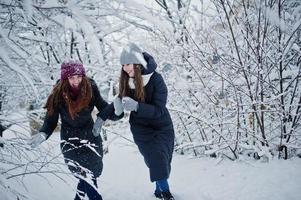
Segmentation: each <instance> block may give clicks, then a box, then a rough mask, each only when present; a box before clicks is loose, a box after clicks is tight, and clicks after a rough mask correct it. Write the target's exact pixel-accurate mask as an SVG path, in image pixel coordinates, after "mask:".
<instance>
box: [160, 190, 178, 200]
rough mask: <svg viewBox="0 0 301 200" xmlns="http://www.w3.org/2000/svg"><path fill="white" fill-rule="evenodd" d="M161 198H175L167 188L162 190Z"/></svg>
mask: <svg viewBox="0 0 301 200" xmlns="http://www.w3.org/2000/svg"><path fill="white" fill-rule="evenodd" d="M162 199H163V200H175V198H174V197H173V196H172V194H171V193H170V191H169V190H167V191H166V192H162Z"/></svg>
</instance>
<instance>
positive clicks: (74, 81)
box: [68, 75, 83, 88]
mask: <svg viewBox="0 0 301 200" xmlns="http://www.w3.org/2000/svg"><path fill="white" fill-rule="evenodd" d="M82 80H83V77H82V76H81V75H73V76H69V77H68V82H69V84H70V86H71V87H73V88H78V86H79V84H80V83H81V82H82Z"/></svg>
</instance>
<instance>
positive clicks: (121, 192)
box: [0, 133, 301, 200]
mask: <svg viewBox="0 0 301 200" xmlns="http://www.w3.org/2000/svg"><path fill="white" fill-rule="evenodd" d="M114 137H116V136H114V135H111V136H110V137H109V138H110V139H112V138H114ZM126 137H128V138H131V135H130V134H127V135H126ZM58 141H59V134H58V133H54V134H53V135H52V136H51V138H50V139H49V140H48V141H47V142H44V143H43V144H42V145H41V147H40V148H45V149H47V148H49V149H51V151H50V153H52V154H54V155H55V154H56V153H59V152H60V150H59V145H57V143H58ZM48 153H49V152H48ZM60 160H62V158H60ZM0 165H2V164H0ZM300 166H301V159H292V160H288V161H284V160H278V159H275V160H271V161H270V162H269V163H262V162H260V161H250V162H245V161H244V162H243V161H237V162H232V161H229V160H218V159H212V158H211V159H210V158H189V157H187V156H181V155H177V154H175V155H174V159H173V163H172V174H171V178H170V180H169V181H170V187H171V191H172V192H173V193H174V195H175V197H176V200H225V199H227V200H259V199H260V200H300V199H301V170H300ZM2 167H3V166H2ZM63 169H64V170H65V171H66V172H69V171H68V169H67V167H66V166H64V165H63ZM59 175H60V177H61V178H58V177H56V176H54V175H51V174H43V176H37V175H34V174H33V175H27V176H25V177H24V178H23V180H22V183H24V185H21V184H20V183H19V182H18V183H17V182H16V181H15V180H14V179H9V180H6V179H5V178H4V177H1V179H0V183H1V181H2V183H3V182H4V183H5V185H6V186H10V188H11V190H16V191H18V192H20V193H22V194H25V196H26V197H27V198H28V199H31V200H41V199H43V200H53V199H56V200H68V199H70V200H71V199H73V197H74V194H75V187H76V184H77V180H76V179H75V178H73V176H70V175H68V174H65V175H64V174H59ZM98 184H99V186H100V189H99V190H100V192H101V194H102V196H103V199H104V200H124V199H128V200H152V199H155V197H154V196H153V190H154V184H152V183H150V181H149V175H148V169H147V168H146V166H145V165H144V162H143V158H142V157H141V155H140V154H139V152H138V150H137V148H136V146H135V145H134V144H133V143H131V142H128V141H127V140H125V139H122V138H117V139H114V140H113V142H112V143H110V145H109V153H108V154H106V155H105V157H104V171H103V175H102V176H101V177H100V179H99V180H98ZM2 185H3V184H2ZM0 199H1V200H10V199H16V197H14V195H13V194H9V193H7V189H4V188H3V187H2V186H1V184H0ZM21 199H22V197H21V198H20V200H21ZM24 199H26V198H24Z"/></svg>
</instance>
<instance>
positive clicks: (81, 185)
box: [74, 179, 86, 200]
mask: <svg viewBox="0 0 301 200" xmlns="http://www.w3.org/2000/svg"><path fill="white" fill-rule="evenodd" d="M85 193H86V191H85V181H84V180H82V179H79V181H78V184H77V188H76V195H75V198H74V200H82V199H83V198H84V197H85Z"/></svg>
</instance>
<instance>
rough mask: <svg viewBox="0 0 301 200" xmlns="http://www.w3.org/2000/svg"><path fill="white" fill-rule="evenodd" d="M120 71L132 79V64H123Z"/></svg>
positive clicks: (133, 73) (133, 72)
mask: <svg viewBox="0 0 301 200" xmlns="http://www.w3.org/2000/svg"><path fill="white" fill-rule="evenodd" d="M122 69H123V71H125V72H126V73H127V74H128V75H129V77H131V78H133V77H134V76H135V71H134V64H125V65H123V66H122Z"/></svg>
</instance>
